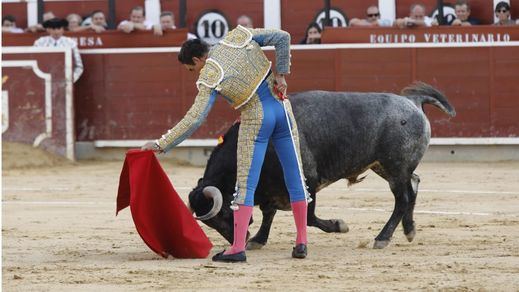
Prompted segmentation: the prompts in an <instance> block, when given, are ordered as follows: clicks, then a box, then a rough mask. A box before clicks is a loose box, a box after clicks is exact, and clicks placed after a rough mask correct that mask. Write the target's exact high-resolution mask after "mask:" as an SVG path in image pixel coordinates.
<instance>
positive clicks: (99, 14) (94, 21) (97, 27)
mask: <svg viewBox="0 0 519 292" xmlns="http://www.w3.org/2000/svg"><path fill="white" fill-rule="evenodd" d="M81 25H82V26H84V27H87V28H88V29H91V30H93V31H95V32H97V33H101V32H104V31H106V30H107V29H108V24H107V23H106V17H105V13H104V12H103V11H101V10H94V11H92V13H91V14H90V16H89V17H87V18H85V20H83V23H81Z"/></svg>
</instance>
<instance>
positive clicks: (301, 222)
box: [291, 200, 308, 245]
mask: <svg viewBox="0 0 519 292" xmlns="http://www.w3.org/2000/svg"><path fill="white" fill-rule="evenodd" d="M291 205H292V213H293V214H294V221H295V222H296V228H297V238H296V245H298V244H301V243H303V244H307V242H308V240H307V238H306V223H307V222H306V213H307V208H308V204H307V203H306V200H303V201H298V202H293V203H291Z"/></svg>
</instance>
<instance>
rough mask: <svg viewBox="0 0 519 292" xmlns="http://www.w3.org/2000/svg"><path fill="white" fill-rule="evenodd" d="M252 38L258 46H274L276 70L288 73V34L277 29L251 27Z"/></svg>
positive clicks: (280, 72)
mask: <svg viewBox="0 0 519 292" xmlns="http://www.w3.org/2000/svg"><path fill="white" fill-rule="evenodd" d="M251 32H252V39H253V40H254V41H255V42H257V43H258V44H259V45H260V46H262V47H264V46H274V48H276V71H277V73H279V74H288V73H290V34H289V33H288V32H286V31H283V30H279V29H264V28H258V29H252V30H251Z"/></svg>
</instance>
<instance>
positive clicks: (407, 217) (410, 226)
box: [402, 173, 420, 242]
mask: <svg viewBox="0 0 519 292" xmlns="http://www.w3.org/2000/svg"><path fill="white" fill-rule="evenodd" d="M419 183H420V177H419V176H418V175H416V174H414V173H413V174H412V176H411V188H410V189H409V190H408V194H409V204H408V205H407V210H406V212H405V214H404V217H403V218H402V226H403V227H404V234H405V236H406V237H407V240H408V241H409V242H411V241H413V239H414V237H415V235H416V227H415V223H414V220H413V212H414V206H415V203H416V196H417V195H418V184H419Z"/></svg>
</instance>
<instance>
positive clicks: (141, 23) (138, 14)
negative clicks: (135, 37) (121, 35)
mask: <svg viewBox="0 0 519 292" xmlns="http://www.w3.org/2000/svg"><path fill="white" fill-rule="evenodd" d="M145 16H146V14H145V13H144V8H143V7H142V6H135V7H133V8H132V10H131V11H130V19H129V20H123V21H121V23H119V25H118V26H117V30H120V31H123V32H125V33H131V32H132V31H134V30H141V31H142V30H151V29H152V27H153V23H151V22H149V21H147V20H146V19H145Z"/></svg>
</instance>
